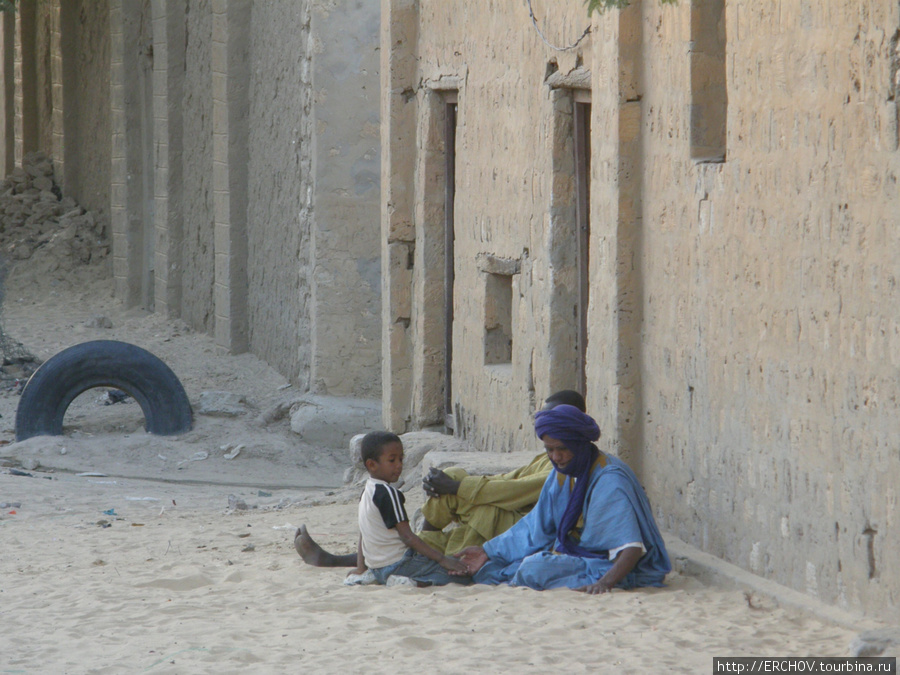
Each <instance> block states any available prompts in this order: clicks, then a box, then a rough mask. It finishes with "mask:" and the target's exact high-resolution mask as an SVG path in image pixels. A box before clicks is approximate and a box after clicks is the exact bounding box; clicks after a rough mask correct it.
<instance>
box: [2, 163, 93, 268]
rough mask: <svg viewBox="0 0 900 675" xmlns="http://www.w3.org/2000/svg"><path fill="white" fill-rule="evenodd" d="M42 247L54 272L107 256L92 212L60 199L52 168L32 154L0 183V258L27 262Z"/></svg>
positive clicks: (73, 202) (69, 200)
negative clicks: (50, 254) (48, 252)
mask: <svg viewBox="0 0 900 675" xmlns="http://www.w3.org/2000/svg"><path fill="white" fill-rule="evenodd" d="M41 248H46V249H50V250H52V252H53V254H54V258H55V260H54V263H55V265H56V267H57V268H58V269H60V270H66V269H72V268H74V267H76V266H78V265H86V264H88V263H91V262H96V261H97V260H99V259H103V258H105V257H106V256H108V255H109V239H108V234H107V232H106V231H105V227H104V225H103V223H102V222H99V221H98V219H97V218H96V217H95V215H94V214H93V213H92V212H90V211H85V210H84V209H83V208H81V207H80V206H79V205H78V204H77V203H76V202H75V200H74V199H72V198H71V197H63V195H62V191H61V190H60V189H59V186H57V185H56V183H55V181H54V179H53V163H52V162H51V160H50V158H49V157H47V156H46V155H45V154H44V153H41V152H36V153H30V154H28V155H26V156H25V158H24V159H23V160H22V166H20V167H16V168H15V169H13V172H12V173H11V174H10V175H9V176H7V177H6V178H5V179H4V180H2V181H0V253H2V255H3V257H6V258H8V259H10V260H28V259H30V258H31V257H32V256H33V255H34V253H35V251H37V250H38V249H41Z"/></svg>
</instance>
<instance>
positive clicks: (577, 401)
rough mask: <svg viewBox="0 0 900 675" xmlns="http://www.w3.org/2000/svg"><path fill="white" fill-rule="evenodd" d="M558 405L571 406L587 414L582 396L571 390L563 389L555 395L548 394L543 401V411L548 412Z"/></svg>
mask: <svg viewBox="0 0 900 675" xmlns="http://www.w3.org/2000/svg"><path fill="white" fill-rule="evenodd" d="M558 405H571V406H574V407H576V408H578V409H579V410H580V411H581V412H583V413H585V414H587V404H585V402H584V396H582V395H581V394H579V393H578V392H577V391H575V390H573V389H563V390H562V391H558V392H556V393H555V394H550V395H549V396H548V397H547V398H546V399H544V410H550V409H551V408H555V407H556V406H558Z"/></svg>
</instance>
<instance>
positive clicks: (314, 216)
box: [0, 0, 381, 399]
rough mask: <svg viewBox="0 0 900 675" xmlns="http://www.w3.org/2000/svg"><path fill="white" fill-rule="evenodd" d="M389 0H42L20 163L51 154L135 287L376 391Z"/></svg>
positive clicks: (9, 131) (16, 48) (8, 100)
mask: <svg viewBox="0 0 900 675" xmlns="http://www.w3.org/2000/svg"><path fill="white" fill-rule="evenodd" d="M379 17H380V7H379V5H378V3H377V2H375V1H372V2H359V3H354V4H353V5H352V6H348V7H340V8H338V6H337V5H336V3H333V2H329V1H327V0H309V1H305V2H294V1H293V0H275V1H272V0H266V1H265V2H253V1H251V0H188V1H187V2H185V1H184V0H34V1H33V2H32V1H29V2H21V3H19V9H18V11H17V12H16V13H15V14H4V15H2V18H3V31H2V48H0V52H2V61H0V73H2V81H3V87H4V88H3V92H2V93H3V97H2V100H3V105H2V110H0V128H2V129H3V133H2V144H0V157H2V161H3V162H4V168H5V170H6V172H7V173H8V172H9V171H10V170H11V169H12V168H13V166H16V165H18V164H20V163H21V161H22V158H23V156H24V155H25V154H27V153H29V152H33V151H38V150H39V151H43V152H45V153H46V154H47V155H49V156H51V157H52V159H53V163H54V171H55V176H56V182H57V183H58V185H59V186H60V188H61V189H62V190H63V192H64V193H65V194H66V195H67V196H71V197H73V198H75V199H76V200H77V201H79V202H80V203H81V205H82V206H84V207H85V208H87V209H90V210H91V211H93V212H94V213H95V215H96V216H97V218H98V219H99V220H100V221H101V222H103V223H104V224H105V225H106V227H107V232H108V233H110V235H111V240H112V270H111V273H112V275H113V277H114V281H115V292H116V296H117V297H118V298H120V299H121V300H122V301H123V302H124V303H125V304H126V305H128V306H135V307H143V308H145V309H147V310H150V311H156V312H161V313H165V314H166V315H167V316H169V317H171V318H179V319H182V320H184V321H185V322H186V323H187V324H188V325H189V326H191V327H192V328H194V329H195V330H198V331H203V332H207V333H209V334H210V335H213V336H214V337H215V340H216V343H217V344H218V345H219V346H220V347H221V348H222V349H224V350H228V351H230V352H242V351H248V350H249V351H251V352H253V353H255V354H257V355H258V356H260V357H262V358H263V359H265V360H266V361H267V362H269V363H270V364H271V365H273V366H274V367H276V368H277V369H278V370H279V371H280V372H281V373H283V374H284V375H285V376H287V377H288V378H289V379H290V380H291V381H292V382H294V383H295V384H296V385H297V387H298V389H299V390H300V391H309V392H312V393H316V394H327V395H334V396H342V397H361V398H369V399H377V398H378V397H379V396H380V392H381V382H380V378H381V365H380V361H381V345H380V337H381V335H380V333H381V328H380V311H381V307H380V293H381V288H380V285H381V280H380V250H379V238H380V237H379V217H378V210H379V203H380V188H379V181H380V147H379V144H380V137H379V93H378V92H379V72H378V68H379V59H378V48H379V22H380V19H379Z"/></svg>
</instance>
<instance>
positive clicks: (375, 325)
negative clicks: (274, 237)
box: [310, 0, 381, 398]
mask: <svg viewBox="0 0 900 675" xmlns="http://www.w3.org/2000/svg"><path fill="white" fill-rule="evenodd" d="M310 11H311V14H312V22H311V27H312V54H313V56H312V85H313V91H314V117H315V120H314V124H315V141H314V155H313V163H312V167H313V172H314V175H315V221H314V229H313V233H312V240H313V250H312V254H313V261H312V264H313V268H312V273H313V308H312V315H311V319H312V325H311V327H310V328H311V339H312V351H313V362H312V381H311V383H310V387H311V389H312V390H313V391H316V392H319V393H327V394H332V395H344V396H348V395H353V396H361V397H368V398H378V397H380V395H381V323H380V321H381V302H380V296H381V254H380V248H379V234H380V231H379V202H380V163H381V154H380V141H381V138H380V128H379V68H378V63H379V54H378V49H379V27H380V15H381V11H380V5H379V3H378V2H373V1H366V2H356V3H338V2H334V1H333V0H329V1H325V2H313V3H311V10H310Z"/></svg>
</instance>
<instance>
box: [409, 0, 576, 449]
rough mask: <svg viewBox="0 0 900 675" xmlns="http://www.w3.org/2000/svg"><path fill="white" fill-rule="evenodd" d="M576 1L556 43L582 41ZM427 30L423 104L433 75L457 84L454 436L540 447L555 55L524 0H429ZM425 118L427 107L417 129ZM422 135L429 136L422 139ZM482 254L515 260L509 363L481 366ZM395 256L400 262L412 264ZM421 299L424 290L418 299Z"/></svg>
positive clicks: (555, 30) (422, 16) (558, 27)
mask: <svg viewBox="0 0 900 675" xmlns="http://www.w3.org/2000/svg"><path fill="white" fill-rule="evenodd" d="M570 4H571V9H572V10H573V11H570V12H568V13H563V12H554V14H553V16H552V17H550V18H549V19H548V20H549V22H550V23H549V24H548V26H547V30H549V31H550V32H551V33H552V35H553V37H554V38H557V39H559V40H560V41H564V40H567V39H569V37H572V39H574V38H577V37H578V36H579V35H580V34H581V33H582V31H583V30H584V28H585V27H586V26H587V24H588V22H587V19H586V17H585V14H584V12H583V8H582V7H581V6H580V4H579V3H577V2H572V3H570ZM540 6H543V5H540ZM542 20H544V19H543V17H542ZM419 31H420V34H419V42H418V45H419V47H418V55H419V57H420V59H421V60H420V66H419V72H418V76H417V79H418V80H420V81H421V82H422V83H423V85H424V86H423V87H421V88H419V87H418V82H411V83H410V85H411V86H412V87H416V88H417V91H416V94H417V97H416V99H415V101H416V104H417V105H418V106H419V110H420V111H421V110H424V109H425V105H424V97H425V96H426V91H425V89H426V88H427V87H428V86H429V83H437V82H439V81H441V80H442V79H448V78H449V79H451V80H456V81H457V82H458V83H459V84H458V89H459V93H458V111H459V112H458V121H457V142H456V166H457V169H456V200H455V219H454V221H455V245H454V246H455V250H454V260H455V262H454V267H455V279H456V282H455V285H454V297H455V302H454V308H453V311H454V324H453V386H452V390H453V392H452V399H453V407H454V414H455V416H456V417H457V425H458V427H457V433H458V434H460V435H463V436H466V437H469V438H471V439H472V440H473V441H475V443H476V444H477V445H478V446H479V447H483V448H485V449H491V450H497V451H512V450H522V449H527V448H534V449H535V450H537V449H538V444H537V442H536V440H535V439H534V438H533V432H532V431H531V429H530V428H526V427H528V426H529V422H528V420H529V413H530V412H531V411H532V410H533V406H535V405H538V404H539V403H540V400H541V399H542V398H543V397H544V396H546V395H547V394H549V393H551V392H550V391H549V388H550V376H549V373H548V370H547V367H546V366H547V364H548V363H549V362H550V361H551V360H553V359H555V358H556V356H553V355H552V352H553V351H554V346H553V345H551V344H550V339H549V312H550V310H549V305H548V304H547V303H546V301H545V299H546V297H547V296H548V295H549V286H550V283H551V280H550V269H549V267H550V263H549V256H548V252H547V250H546V247H545V245H544V243H545V242H544V237H545V234H546V226H547V223H548V221H549V214H548V204H549V181H550V178H551V176H550V171H549V167H550V165H551V160H550V150H551V149H550V146H549V143H548V138H549V135H550V128H551V116H550V114H549V111H550V110H551V108H552V104H551V101H550V92H549V89H548V88H547V87H545V86H544V85H543V79H544V76H545V73H546V69H547V61H548V58H549V57H547V56H545V49H544V48H543V43H542V42H541V41H540V38H539V37H538V35H537V33H536V32H535V31H534V30H533V28H532V27H531V21H530V19H529V17H528V12H527V9H523V8H521V7H519V6H518V5H516V8H515V9H514V8H513V7H512V6H507V5H505V4H502V3H492V4H490V5H487V6H485V5H484V4H478V3H463V4H456V5H453V6H452V7H450V6H448V5H447V4H446V3H439V2H423V3H420V5H419ZM570 67H574V55H573V57H572V64H571V66H570ZM422 124H423V122H422V121H421V114H420V122H419V129H418V133H420V134H421V133H423V132H424V129H423V127H422ZM417 142H418V143H419V144H420V145H421V143H422V140H421V138H420V139H419V140H418V141H417ZM416 179H417V180H428V178H427V177H424V176H417V178H416ZM422 212H423V210H421V209H420V213H422ZM416 254H417V255H419V254H420V253H419V252H418V251H417V252H416ZM421 255H422V256H423V258H422V259H427V258H428V253H425V252H422V253H421ZM485 255H489V256H493V257H494V258H497V259H503V260H509V261H516V262H517V263H518V268H519V271H518V272H517V273H515V274H513V275H512V327H511V329H512V336H513V344H512V358H511V362H510V363H508V364H506V363H504V364H495V365H485V344H484V340H485V312H486V306H488V305H489V304H490V303H486V297H485V293H486V290H487V288H488V279H489V278H490V275H489V274H488V273H487V272H486V271H485V270H484V269H483V268H482V267H480V266H479V262H478V261H479V259H483V258H484V256H485ZM396 263H397V264H398V265H399V266H401V267H402V266H403V265H405V264H406V261H405V260H403V259H400V260H397V261H396ZM571 281H572V282H574V279H572V280H571ZM424 297H425V296H424V295H423V294H422V289H421V288H416V289H415V290H414V292H413V301H412V302H413V305H415V304H416V303H422V302H423V301H424ZM412 311H413V314H416V313H417V312H420V311H423V308H421V307H415V306H414V307H413V309H412ZM413 339H415V336H413ZM569 386H570V387H573V386H574V383H573V384H571V385H569Z"/></svg>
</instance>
